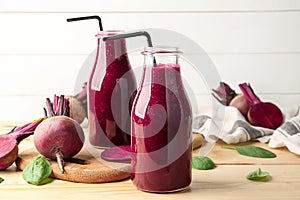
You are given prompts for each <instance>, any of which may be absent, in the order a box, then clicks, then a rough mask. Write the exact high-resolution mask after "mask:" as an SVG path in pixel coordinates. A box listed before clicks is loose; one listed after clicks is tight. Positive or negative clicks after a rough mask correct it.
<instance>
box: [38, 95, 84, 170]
mask: <svg viewBox="0 0 300 200" xmlns="http://www.w3.org/2000/svg"><path fill="white" fill-rule="evenodd" d="M46 107H47V109H45V110H47V111H46V112H45V114H46V116H50V118H48V119H46V120H45V121H44V122H43V123H41V124H40V125H39V126H38V127H37V128H36V129H35V131H34V144H35V147H36V149H37V150H38V151H39V152H40V153H41V154H42V155H44V156H45V157H47V158H51V159H57V162H58V165H59V167H60V170H61V173H64V167H63V165H64V164H63V159H66V158H71V157H73V156H74V155H76V154H77V153H78V152H79V151H80V150H81V148H82V147H83V144H84V132H83V129H82V128H81V126H80V125H79V124H78V122H76V121H75V120H73V119H71V118H70V117H68V115H69V103H68V100H67V101H65V99H64V96H63V95H61V96H60V97H59V99H55V100H54V103H53V104H52V103H51V102H50V100H49V99H47V102H46ZM56 115H57V116H56ZM63 115H65V116H63Z"/></svg>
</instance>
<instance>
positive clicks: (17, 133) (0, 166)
mask: <svg viewBox="0 0 300 200" xmlns="http://www.w3.org/2000/svg"><path fill="white" fill-rule="evenodd" d="M42 121H43V118H40V119H38V120H35V121H33V122H31V123H28V124H25V125H23V126H21V127H18V128H14V129H13V130H12V131H11V132H9V133H7V134H4V135H0V170H4V169H6V168H8V167H9V166H10V165H12V164H13V163H14V161H15V160H16V159H17V157H18V144H19V143H20V142H21V141H22V140H23V139H25V138H26V137H28V136H30V135H32V134H33V133H34V130H35V128H36V127H37V126H38V125H39V124H40V123H41V122H42Z"/></svg>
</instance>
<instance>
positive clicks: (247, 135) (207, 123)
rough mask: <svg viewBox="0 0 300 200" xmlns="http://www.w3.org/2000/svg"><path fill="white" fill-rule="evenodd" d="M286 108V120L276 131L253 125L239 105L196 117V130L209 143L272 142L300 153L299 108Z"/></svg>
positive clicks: (284, 112)
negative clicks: (218, 140) (219, 141)
mask: <svg viewBox="0 0 300 200" xmlns="http://www.w3.org/2000/svg"><path fill="white" fill-rule="evenodd" d="M282 110H283V114H284V119H285V122H284V123H283V124H282V125H281V126H280V127H279V128H278V129H276V130H275V131H274V130H272V129H268V128H263V127H258V126H252V125H251V124H249V123H248V122H247V121H246V119H245V118H244V116H243V115H242V114H241V113H240V112H239V111H238V110H237V109H236V108H235V107H232V106H221V107H218V108H216V109H215V110H214V111H213V112H211V113H210V114H208V115H198V116H196V117H195V118H194V121H193V132H194V133H202V134H203V135H204V137H205V139H206V140H207V141H208V142H214V141H216V140H217V139H218V138H219V139H222V140H223V141H224V142H226V143H227V144H234V143H239V142H247V141H260V142H264V143H265V142H268V141H270V143H269V146H270V147H273V148H276V147H282V146H287V148H288V149H289V150H290V151H292V152H294V153H297V154H300V115H298V114H299V107H298V106H297V107H293V108H288V109H282Z"/></svg>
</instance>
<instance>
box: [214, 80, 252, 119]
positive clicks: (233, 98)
mask: <svg viewBox="0 0 300 200" xmlns="http://www.w3.org/2000/svg"><path fill="white" fill-rule="evenodd" d="M212 95H213V97H214V98H215V99H217V100H218V101H219V102H220V103H221V104H223V105H224V106H233V107H236V108H237V109H238V110H239V111H240V112H241V113H242V114H243V115H244V116H245V117H246V116H247V113H248V110H249V108H250V104H249V102H248V100H247V99H246V97H245V96H244V95H243V94H237V93H236V92H235V91H234V90H233V89H231V87H230V86H229V85H228V84H226V83H224V82H220V86H219V87H218V88H217V89H213V93H212Z"/></svg>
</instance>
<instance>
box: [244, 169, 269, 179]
mask: <svg viewBox="0 0 300 200" xmlns="http://www.w3.org/2000/svg"><path fill="white" fill-rule="evenodd" d="M246 177H247V179H249V180H252V181H268V180H269V172H263V171H261V169H260V168H258V169H257V170H255V171H254V172H250V173H249V174H248V175H247V176H246Z"/></svg>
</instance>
